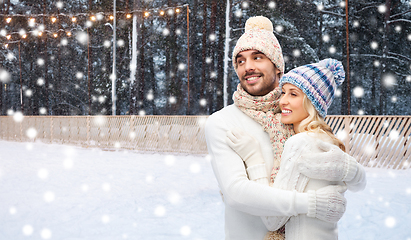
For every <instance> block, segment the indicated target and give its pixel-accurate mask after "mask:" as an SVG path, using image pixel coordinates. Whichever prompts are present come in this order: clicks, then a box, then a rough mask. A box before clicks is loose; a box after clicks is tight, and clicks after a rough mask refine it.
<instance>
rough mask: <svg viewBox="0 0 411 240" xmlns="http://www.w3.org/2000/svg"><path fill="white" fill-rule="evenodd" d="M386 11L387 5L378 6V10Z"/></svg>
mask: <svg viewBox="0 0 411 240" xmlns="http://www.w3.org/2000/svg"><path fill="white" fill-rule="evenodd" d="M385 11H387V7H386V6H385V5H383V4H381V5H380V6H378V12H380V13H385Z"/></svg>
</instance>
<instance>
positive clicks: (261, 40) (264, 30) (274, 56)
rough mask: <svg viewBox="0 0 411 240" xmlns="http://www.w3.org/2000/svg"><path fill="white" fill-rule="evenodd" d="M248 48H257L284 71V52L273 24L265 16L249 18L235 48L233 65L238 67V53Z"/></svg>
mask: <svg viewBox="0 0 411 240" xmlns="http://www.w3.org/2000/svg"><path fill="white" fill-rule="evenodd" d="M247 50H257V51H260V52H262V53H264V55H266V56H267V57H268V58H269V59H270V60H271V62H272V63H273V64H274V66H275V67H276V68H278V69H279V70H280V72H281V75H282V74H283V73H284V59H283V52H282V49H281V46H280V43H279V42H278V40H277V38H276V37H275V36H274V33H273V24H272V22H271V21H270V19H268V18H266V17H263V16H256V17H251V18H249V19H248V20H247V21H246V23H245V32H244V34H243V35H242V36H241V37H240V38H239V39H238V41H237V44H236V46H235V47H234V50H233V57H232V61H233V66H234V68H235V69H237V67H238V66H237V62H236V60H237V55H238V54H239V53H240V52H243V51H247Z"/></svg>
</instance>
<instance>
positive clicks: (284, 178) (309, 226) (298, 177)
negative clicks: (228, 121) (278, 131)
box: [247, 132, 366, 240]
mask: <svg viewBox="0 0 411 240" xmlns="http://www.w3.org/2000/svg"><path fill="white" fill-rule="evenodd" d="M319 141H324V140H321V139H320V138H319V137H318V136H317V135H316V134H314V133H307V132H303V133H299V134H296V135H294V136H292V137H291V138H289V139H288V140H287V142H286V143H285V146H284V152H283V155H282V159H281V165H280V170H279V171H278V174H277V176H276V178H275V181H274V183H273V187H274V188H278V189H285V190H296V191H298V192H308V191H309V190H314V191H315V190H318V189H320V188H322V187H325V186H328V185H345V184H346V185H347V186H348V188H349V189H350V190H352V191H359V190H362V189H364V188H365V184H366V181H365V171H364V169H363V167H362V166H360V165H359V169H358V171H357V173H356V176H355V177H354V179H353V180H351V181H350V182H347V183H343V182H330V181H325V180H317V179H309V178H307V177H306V176H304V175H303V174H301V173H299V172H298V170H297V166H296V164H295V163H296V160H297V159H298V158H300V157H301V156H302V155H306V154H307V155H309V154H313V153H319V152H321V151H322V150H321V149H319V148H318V147H317V145H318V142H319ZM347 157H349V155H348V154H347ZM263 168H265V166H264V164H259V165H255V166H251V167H249V168H248V169H247V171H248V172H249V174H250V175H249V176H250V180H255V181H257V182H259V183H262V184H264V185H268V182H269V179H268V176H266V177H265V178H259V179H252V178H254V177H253V176H261V175H260V174H257V175H255V172H257V173H259V172H261V171H262V170H263ZM264 224H265V225H266V226H267V228H268V229H269V230H272V231H274V230H277V229H278V228H279V227H281V226H282V225H283V224H286V225H285V239H286V240H312V239H316V240H331V239H338V231H337V224H336V223H329V222H324V221H321V220H319V219H317V218H311V217H308V216H307V215H305V214H300V215H298V216H292V217H266V218H265V220H264Z"/></svg>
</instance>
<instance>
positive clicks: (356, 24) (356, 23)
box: [353, 20, 360, 28]
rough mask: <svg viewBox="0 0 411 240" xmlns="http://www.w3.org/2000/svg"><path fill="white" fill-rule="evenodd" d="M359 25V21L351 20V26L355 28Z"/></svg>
mask: <svg viewBox="0 0 411 240" xmlns="http://www.w3.org/2000/svg"><path fill="white" fill-rule="evenodd" d="M359 26H360V22H359V21H358V20H355V21H354V22H353V27H355V28H357V27H359Z"/></svg>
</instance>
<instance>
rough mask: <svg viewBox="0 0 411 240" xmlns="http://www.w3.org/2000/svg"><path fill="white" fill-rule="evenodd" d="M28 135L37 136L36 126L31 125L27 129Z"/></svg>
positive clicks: (30, 136) (32, 137)
mask: <svg viewBox="0 0 411 240" xmlns="http://www.w3.org/2000/svg"><path fill="white" fill-rule="evenodd" d="M26 135H27V137H29V138H30V139H34V138H35V137H36V136H37V130H36V129H35V128H33V127H31V128H29V129H27V131H26Z"/></svg>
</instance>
